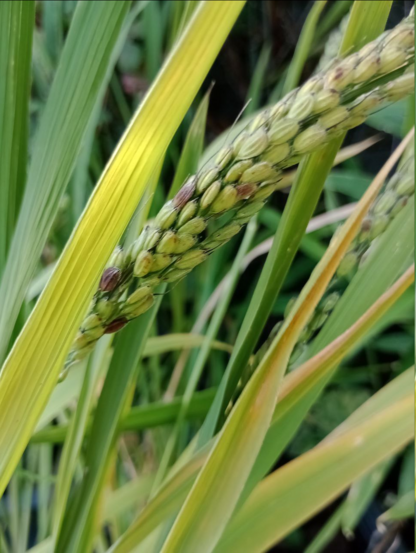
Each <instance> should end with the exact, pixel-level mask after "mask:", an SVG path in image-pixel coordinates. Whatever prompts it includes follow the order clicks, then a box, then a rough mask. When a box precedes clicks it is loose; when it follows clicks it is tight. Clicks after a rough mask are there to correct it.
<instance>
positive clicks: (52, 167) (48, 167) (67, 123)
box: [0, 0, 130, 362]
mask: <svg viewBox="0 0 416 553" xmlns="http://www.w3.org/2000/svg"><path fill="white" fill-rule="evenodd" d="M129 5H130V2H125V1H124V0H122V1H121V2H115V1H110V2H79V3H78V6H77V10H76V13H75V15H74V19H73V21H72V25H71V30H70V32H69V34H68V37H67V40H66V44H65V48H64V51H63V53H62V56H61V60H60V63H59V67H58V70H57V73H56V75H55V79H54V82H53V86H52V89H51V91H50V94H49V97H48V101H47V104H46V107H45V109H44V111H43V114H42V119H41V122H40V125H39V128H38V130H37V135H36V137H35V142H34V145H33V151H32V158H31V163H30V166H29V171H28V176H27V186H26V188H25V194H24V197H23V200H22V205H21V209H20V212H19V218H18V220H17V223H16V230H15V233H14V235H13V240H12V243H11V245H10V250H11V252H13V254H12V255H9V256H8V258H7V264H6V266H5V269H4V273H3V276H2V280H1V283H0V303H1V305H2V309H1V313H0V362H2V361H3V360H4V356H5V354H6V350H7V346H8V342H9V339H10V336H11V333H12V331H13V326H14V323H15V322H16V319H17V316H18V313H19V310H20V307H21V305H22V302H23V299H24V295H25V293H26V289H27V286H28V284H29V282H30V279H31V278H32V276H33V272H34V269H35V267H36V264H37V262H38V259H39V257H40V254H41V252H42V248H43V246H44V244H45V241H46V238H47V235H48V232H49V230H50V228H51V225H52V223H53V221H54V217H55V215H56V213H57V209H58V205H59V200H60V199H61V197H62V194H63V192H64V190H65V187H66V185H67V183H68V180H69V178H70V176H71V172H72V170H73V168H74V165H75V161H76V159H77V156H78V153H79V151H80V147H81V144H82V139H83V136H84V134H85V131H86V129H87V126H88V122H89V120H90V117H91V111H92V108H93V106H94V103H95V99H96V97H97V94H98V92H99V90H100V84H101V82H102V79H103V78H104V76H105V72H106V69H107V64H108V62H109V59H110V56H111V52H112V49H113V47H114V44H115V42H116V39H117V36H118V33H119V31H120V28H121V24H122V22H123V19H124V16H125V14H126V12H127V9H128V7H129ZM22 166H23V167H24V166H25V162H24V161H23V163H22ZM20 170H21V169H20Z"/></svg>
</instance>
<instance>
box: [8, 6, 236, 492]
mask: <svg viewBox="0 0 416 553" xmlns="http://www.w3.org/2000/svg"><path fill="white" fill-rule="evenodd" d="M105 4H106V5H108V4H109V3H105ZM119 4H120V3H117V5H119ZM83 5H84V4H83ZM92 5H94V6H96V4H95V3H94V4H88V6H92ZM100 5H101V4H100ZM243 5H244V3H243V2H221V3H217V2H215V3H210V2H205V3H202V4H201V5H200V7H199V9H198V10H197V11H196V12H195V14H194V17H193V19H192V20H191V22H190V24H189V26H188V28H187V31H186V32H185V33H184V35H183V36H182V39H181V40H180V41H179V42H178V44H177V46H176V48H175V50H174V52H173V54H172V56H171V57H170V59H169V61H168V63H167V64H166V65H165V66H164V69H163V71H162V72H161V74H160V75H159V78H158V79H157V81H156V83H155V85H154V86H153V88H152V90H151V92H150V93H149V95H148V97H147V99H146V100H145V101H144V102H143V104H142V105H141V107H140V109H139V110H138V112H137V114H136V116H135V118H134V119H133V121H132V123H131V125H130V127H129V128H128V130H127V131H126V134H125V135H124V137H123V138H122V141H121V144H120V145H119V146H118V148H117V149H116V152H115V154H114V155H113V158H112V159H111V160H110V162H109V164H108V166H107V168H106V170H105V172H104V174H103V176H102V178H101V181H100V183H99V184H98V186H97V187H96V188H95V191H94V194H93V196H92V198H91V200H90V202H89V204H88V206H87V208H86V210H85V212H84V214H83V217H82V219H81V221H80V222H79V224H78V226H77V228H76V229H75V231H74V233H73V235H72V238H71V240H70V242H69V244H68V245H67V247H66V249H65V251H64V253H63V255H62V257H61V260H60V261H59V263H58V265H57V267H56V269H55V272H54V274H53V276H52V278H51V280H50V281H49V283H48V286H47V287H46V289H45V290H44V292H43V294H42V296H41V298H40V299H39V300H38V303H37V305H36V307H35V309H34V310H33V312H32V314H31V316H30V318H29V320H28V322H27V323H26V326H25V328H24V330H23V332H22V333H21V335H20V336H19V338H18V340H17V341H16V343H15V345H14V347H13V350H12V352H11V353H10V355H9V357H8V359H7V360H6V362H5V364H4V366H3V369H2V372H1V374H0V404H1V406H2V408H1V411H0V429H1V430H0V452H1V456H0V457H1V460H0V492H2V491H3V490H4V487H5V485H6V484H7V482H8V479H9V477H10V475H11V473H12V471H13V469H14V466H15V465H16V463H17V460H18V459H19V457H20V455H21V453H22V451H23V449H24V447H25V445H26V443H27V442H28V440H29V438H30V435H31V433H32V430H33V427H34V426H35V424H36V421H37V419H38V417H39V416H40V413H41V412H42V410H43V407H44V406H45V404H46V401H47V399H48V397H49V396H50V394H51V392H52V389H53V387H54V385H55V383H56V380H57V378H58V374H59V371H60V370H61V366H62V363H63V361H64V359H65V356H66V354H67V351H68V349H69V347H70V343H71V341H72V338H73V335H74V333H75V331H76V328H77V327H78V325H79V323H80V321H81V319H82V316H83V314H84V311H85V308H86V305H87V302H88V300H89V298H90V296H91V294H92V291H93V289H94V286H95V285H96V282H97V280H98V278H99V275H100V273H101V271H102V269H103V266H104V264H105V262H106V260H107V258H108V256H109V254H110V253H111V251H112V249H113V248H114V246H115V245H116V243H117V241H118V240H119V238H120V235H121V233H122V232H123V230H124V229H125V227H126V225H127V223H128V221H129V219H130V217H131V216H132V214H133V212H134V210H135V208H136V206H137V204H138V201H139V200H140V198H141V196H142V194H143V192H144V186H145V185H146V183H147V182H148V179H149V178H150V176H151V174H152V171H153V170H154V168H155V166H156V164H157V162H158V161H159V159H160V157H161V156H162V155H163V153H164V151H165V149H166V147H167V145H168V143H169V141H170V139H171V138H172V136H173V134H174V132H175V130H176V128H177V126H178V125H179V123H180V121H181V119H182V117H183V116H184V114H185V112H186V110H187V109H188V107H189V105H190V103H191V101H192V99H193V97H194V95H195V94H196V91H197V90H198V87H199V86H200V84H201V82H202V80H203V79H204V77H205V75H206V72H207V71H208V69H209V67H210V65H211V64H212V62H213V61H214V59H215V57H216V55H217V53H218V51H219V49H220V47H221V45H222V43H223V42H224V40H225V38H226V36H227V34H228V32H229V30H230V28H231V27H232V25H233V23H234V21H235V19H236V18H237V16H238V14H239V12H240V11H241V9H242V7H243ZM100 23H101V24H100V29H101V28H102V22H100ZM60 130H62V129H60ZM20 251H23V250H19V252H20ZM32 253H33V252H32ZM86 259H88V265H86V262H85V261H86ZM14 284H16V282H14ZM2 314H3V311H2ZM9 323H10V321H9ZM22 413H24V417H22V416H20V415H21V414H22ZM19 414H20V415H19Z"/></svg>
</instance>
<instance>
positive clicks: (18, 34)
mask: <svg viewBox="0 0 416 553" xmlns="http://www.w3.org/2000/svg"><path fill="white" fill-rule="evenodd" d="M34 23H35V2H33V1H28V2H23V1H19V0H18V1H13V2H11V1H5V2H1V3H0V278H1V275H2V272H3V269H4V266H5V263H6V258H7V253H8V251H9V246H10V242H11V239H12V236H13V231H14V226H15V223H16V219H17V215H18V213H19V208H20V203H21V200H22V197H23V191H24V187H25V181H26V160H27V138H28V126H29V97H30V71H31V53H32V33H33V27H34Z"/></svg>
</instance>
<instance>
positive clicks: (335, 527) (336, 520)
mask: <svg viewBox="0 0 416 553" xmlns="http://www.w3.org/2000/svg"><path fill="white" fill-rule="evenodd" d="M343 506H344V504H341V505H340V506H339V507H338V508H337V509H336V511H335V512H334V513H333V515H331V517H330V518H329V519H328V520H327V522H326V523H325V524H324V526H322V528H321V529H320V530H319V532H318V534H317V535H316V536H315V537H314V538H313V540H312V541H311V542H310V543H309V545H308V547H307V548H306V549H305V551H304V553H321V552H322V551H325V548H326V547H327V545H328V544H329V543H330V542H331V541H332V539H333V538H334V537H335V535H336V534H337V533H338V531H339V528H340V526H341V516H342V511H343Z"/></svg>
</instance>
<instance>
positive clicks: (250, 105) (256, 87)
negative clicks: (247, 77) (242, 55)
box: [244, 43, 271, 119]
mask: <svg viewBox="0 0 416 553" xmlns="http://www.w3.org/2000/svg"><path fill="white" fill-rule="evenodd" d="M270 54H271V47H270V45H269V44H267V43H266V44H265V45H264V46H263V48H262V50H261V52H260V55H259V57H258V60H257V64H256V67H255V69H254V73H253V77H252V79H251V81H250V87H249V89H248V92H247V98H246V102H247V104H246V105H247V107H246V108H245V109H244V119H246V118H247V117H249V116H250V115H251V114H252V113H254V112H255V111H256V110H257V109H259V107H260V105H261V92H262V87H263V86H264V80H265V77H266V72H267V66H268V65H269V60H270Z"/></svg>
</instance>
